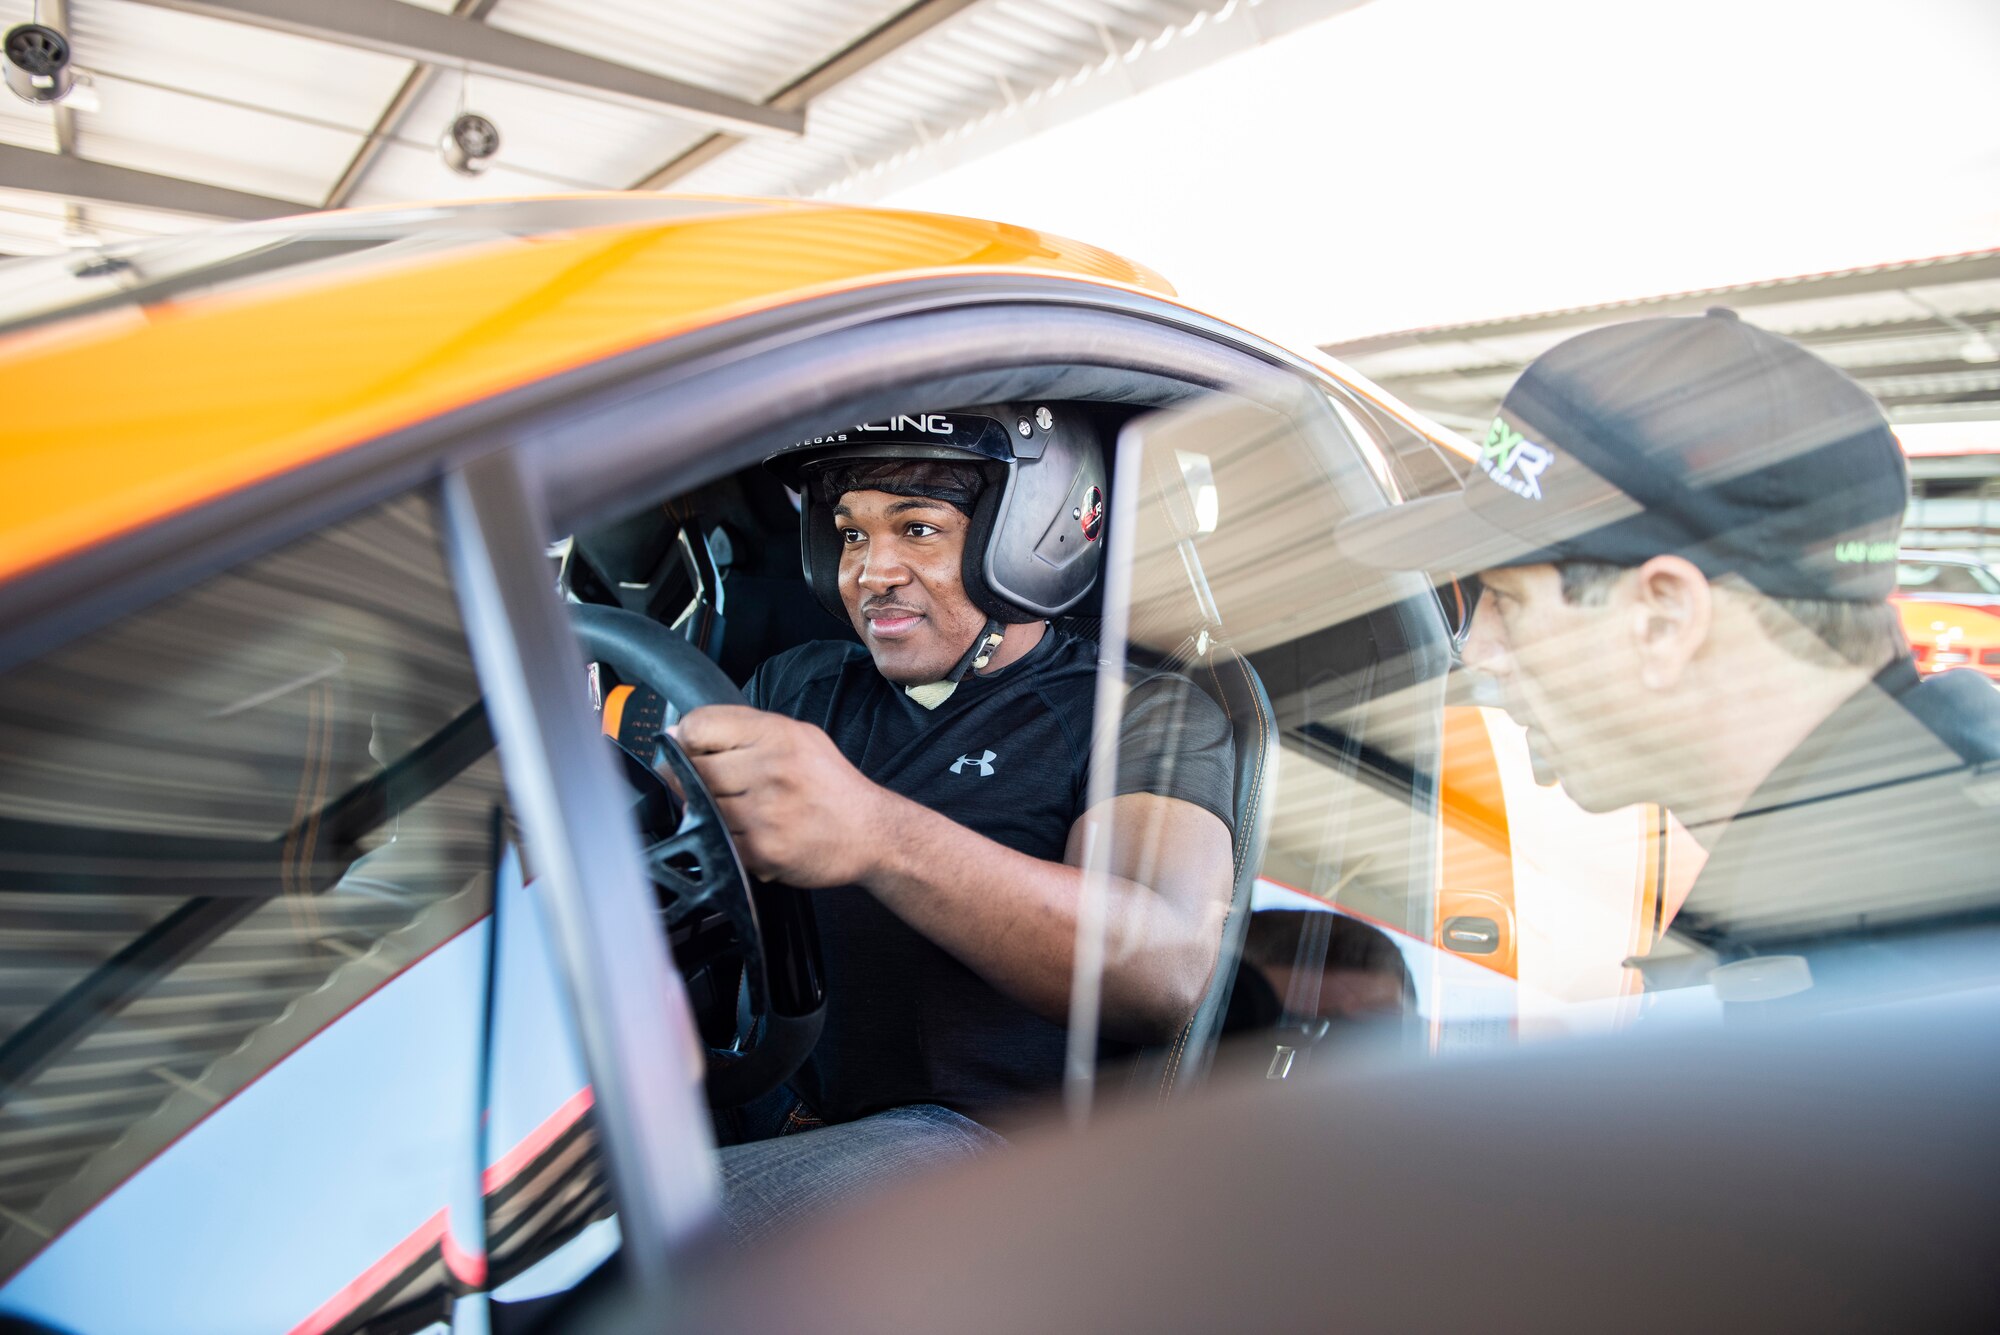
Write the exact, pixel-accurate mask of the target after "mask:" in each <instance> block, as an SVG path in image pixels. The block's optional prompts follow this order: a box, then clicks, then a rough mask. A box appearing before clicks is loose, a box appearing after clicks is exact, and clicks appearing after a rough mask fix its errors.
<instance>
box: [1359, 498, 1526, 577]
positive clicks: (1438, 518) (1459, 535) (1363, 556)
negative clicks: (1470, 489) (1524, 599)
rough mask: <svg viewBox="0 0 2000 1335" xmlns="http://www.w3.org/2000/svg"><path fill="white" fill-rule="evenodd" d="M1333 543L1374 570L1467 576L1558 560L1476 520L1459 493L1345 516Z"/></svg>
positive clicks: (1522, 538) (1522, 539)
mask: <svg viewBox="0 0 2000 1335" xmlns="http://www.w3.org/2000/svg"><path fill="white" fill-rule="evenodd" d="M1333 540H1334V542H1335V544H1336V545H1338V546H1339V548H1340V550H1341V552H1342V553H1343V554H1344V555H1346V556H1347V557H1348V558H1350V559H1351V560H1354V561H1357V562H1359V563H1360V564H1362V565H1365V566H1372V567H1373V568H1375V569H1377V570H1431V571H1439V572H1447V573H1450V574H1454V575H1470V574H1474V573H1476V572H1478V571H1481V570H1490V569H1492V568H1494V567H1496V566H1510V565H1537V564H1540V563H1541V562H1544V561H1554V560H1557V559H1558V553H1556V552H1555V551H1554V550H1553V549H1551V548H1547V547H1535V546H1533V545H1531V543H1530V540H1529V539H1527V538H1524V537H1522V536H1521V535H1520V534H1518V533H1509V532H1508V531H1507V530H1506V529H1503V528H1500V527H1498V526H1496V525H1494V524H1492V523H1489V522H1488V521H1486V520H1485V519H1482V518H1480V516H1479V515H1478V514H1477V513H1475V512H1474V511H1473V510H1472V508H1471V507H1470V506H1468V505H1467V504H1466V503H1465V496H1464V493H1462V492H1451V493H1449V494H1447V495H1443V496H1425V497H1423V498H1422V499H1420V500H1414V501H1407V502H1405V503H1403V504H1401V505H1391V506H1386V507H1384V508H1383V509H1380V510H1370V511H1367V512H1366V513H1363V514H1357V515H1350V516H1349V517H1348V518H1346V519H1343V520H1341V521H1340V522H1339V523H1337V524H1335V525H1334V526H1333Z"/></svg>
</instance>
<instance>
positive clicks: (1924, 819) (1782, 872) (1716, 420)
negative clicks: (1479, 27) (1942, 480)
mask: <svg viewBox="0 0 2000 1335" xmlns="http://www.w3.org/2000/svg"><path fill="white" fill-rule="evenodd" d="M1477 464H1478V471H1477V472H1475V473H1473V474H1472V475H1471V477H1470V478H1469V480H1468V482H1467V484H1466V486H1465V488H1464V490H1463V492H1462V493H1459V494H1454V495H1450V496H1440V497H1432V498H1426V499H1424V500H1420V501H1417V502H1414V503H1412V504H1409V505H1404V506H1397V507H1393V508H1391V509H1390V510H1387V511H1383V512H1378V513H1374V514H1369V515H1364V516H1359V517H1357V518H1355V519H1352V520H1349V521H1348V522H1346V523H1345V524H1343V525H1342V527H1341V529H1340V530H1339V533H1338V537H1339V541H1340V544H1341V546H1342V548H1343V550H1345V551H1347V552H1348V553H1349V554H1351V555H1352V556H1354V557H1355V558H1357V559H1359V560H1361V561H1363V562H1365V563H1367V564H1371V565H1376V566H1381V567H1388V568H1400V569H1420V570H1430V571H1433V572H1438V573H1447V574H1454V575H1469V574H1473V573H1476V574H1477V576H1478V579H1477V584H1476V588H1477V589H1478V590H1479V592H1478V594H1477V602H1476V604H1475V610H1474V614H1473V616H1472V619H1471V623H1470V626H1469V628H1468V629H1467V632H1466V634H1465V637H1464V640H1463V643H1462V647H1461V653H1462V658H1463V661H1464V664H1465V666H1466V667H1468V668H1470V669H1472V670H1473V671H1474V672H1476V673H1480V674H1483V675H1484V676H1486V677H1488V678H1490V679H1491V680H1492V681H1494V682H1495V683H1497V685H1498V686H1499V688H1500V691H1501V694H1502V695H1503V697H1504V700H1505V704H1506V707H1507V709H1508V712H1509V713H1510V714H1512V715H1513V717H1514V718H1515V719H1516V721H1517V722H1520V723H1522V724H1525V725H1526V727H1527V730H1528V741H1529V746H1530V748H1531V750H1532V752H1533V753H1534V754H1535V756H1536V758H1537V760H1538V763H1539V764H1541V765H1545V766H1546V767H1548V768H1549V769H1552V770H1553V772H1554V774H1555V776H1556V777H1557V778H1559V779H1560V780H1561V781H1562V784H1563V786H1564V788H1565V790H1566V791H1567V792H1568V793H1569V795H1570V796H1571V797H1572V798H1573V799H1574V800H1575V801H1576V802H1577V803H1578V804H1579V805H1581V806H1583V807H1584V808H1586V809H1587V810H1592V811H1609V810H1612V809H1615V808H1619V807H1623V806H1626V805H1628V804H1631V803H1635V802H1657V803H1660V804H1661V805H1664V806H1666V807H1667V808H1669V809H1670V810H1672V811H1673V812H1674V813H1675V815H1676V816H1677V817H1679V819H1680V820H1681V821H1682V822H1683V823H1684V824H1686V826H1687V827H1688V829H1689V830H1690V831H1691V832H1692V833H1693V834H1694V836H1695V837H1696V839H1697V840H1699V841H1700V842H1701V843H1702V844H1703V845H1704V846H1705V847H1706V848H1707V850H1708V860H1707V862H1706V864H1705V866H1704V867H1703V869H1702V871H1701V873H1700V875H1699V877H1698V879H1697V881H1696V884H1695V886H1694V888H1693V890H1692V891H1691V893H1690V895H1689V898H1688V900H1687V903H1686V904H1685V906H1683V907H1682V909H1681V910H1680V912H1679V913H1678V915H1677V916H1676V917H1675V919H1674V921H1673V923H1672V924H1671V929H1672V930H1671V934H1670V936H1669V937H1668V939H1666V940H1665V941H1663V942H1661V943H1659V944H1658V945H1657V946H1655V947H1654V949H1653V950H1652V951H1651V954H1650V957H1649V958H1648V959H1647V960H1645V961H1643V962H1642V963H1641V967H1643V968H1644V969H1645V970H1646V976H1647V982H1648V987H1649V989H1652V988H1656V987H1667V986H1673V985H1678V984H1683V983H1699V982H1703V981H1713V982H1714V983H1715V985H1716V991H1717V994H1718V996H1720V997H1721V998H1722V999H1723V1000H1725V1001H1731V1000H1742V1001H1750V1000H1758V1001H1762V1000H1774V999H1776V998H1778V997H1781V996H1792V995H1797V994H1802V993H1807V992H1808V991H1810V992H1811V993H1812V996H1813V999H1815V1000H1821V999H1828V998H1830V997H1831V996H1833V995H1835V994H1837V992H1838V990H1839V986H1838V985H1839V984H1840V983H1842V982H1843V981H1845V980H1846V979H1847V978H1849V977H1850V976H1851V977H1853V978H1855V979H1856V980H1857V981H1858V980H1859V976H1860V974H1861V973H1862V972H1863V971H1864V970H1865V969H1868V968H1873V969H1876V970H1877V971H1878V973H1879V969H1880V967H1882V956H1881V953H1880V950H1879V949H1877V950H1875V951H1874V953H1873V954H1872V955H1870V956H1868V958H1867V959H1866V960H1864V955H1865V954H1866V952H1864V951H1863V950H1861V949H1860V948H1859V947H1860V946H1861V944H1862V943H1863V941H1864V940H1868V939H1872V940H1874V941H1875V943H1876V945H1877V946H1878V947H1879V945H1880V942H1881V941H1882V940H1883V939H1885V938H1887V937H1892V936H1893V937H1895V938H1896V939H1898V940H1902V941H1905V942H1910V941H1916V940H1919V939H1920V938H1921V937H1922V935H1923V933H1924V931H1925V929H1926V926H1927V925H1933V926H1934V925H1936V924H1938V923H1940V922H1942V921H1945V920H1951V919H1954V918H1961V917H1963V916H1964V915H1967V914H1984V913H1990V912H1993V911H1995V909H1996V907H2000V824H1996V822H1994V821H1993V820H1992V818H1991V816H1992V813H1991V812H1990V811H1989V810H1988V809H1987V808H1986V806H1985V804H1984V801H1985V799H1986V797H1987V795H1986V794H1985V793H1984V792H1983V791H1982V790H1981V788H1980V780H1979V777H1978V774H1977V771H1976V766H1977V765H1978V764H1979V763H1980V762H1983V761H1986V760H1988V759H1991V758H1992V757H1993V756H1995V755H1996V754H2000V693H1996V692H1995V691H1994V690H1993V689H1992V687H1991V686H1990V685H1988V684H1987V683H1986V682H1985V680H1984V679H1983V678H1978V677H1976V674H1972V673H1961V674H1948V675H1947V676H1945V677H1942V678H1937V679H1934V680H1933V681H1931V682H1928V683H1921V684H1920V683H1919V681H1918V678H1917V673H1916V670H1915V668H1914V666H1913V665H1912V663H1911V661H1910V657H1909V652H1908V649H1907V646H1906V643H1905V641H1904V638H1903V635H1902V631H1901V627H1900V624H1899V622H1898V618H1897V616H1896V613H1895V610H1894V608H1893V607H1892V606H1891V604H1890V603H1889V602H1888V598H1889V595H1890V593H1891V592H1892V591H1893V589H1894V587H1895V562H1896V552H1897V541H1898V537H1899V534H1900V532H1901V527H1902V515H1903V511H1904V508H1905V506H1906V504H1907V502H1908V495H1909V483H1908V475H1907V471H1906V469H1905V466H1904V462H1903V456H1902V452H1901V450H1900V448H1899V447H1898V445H1897V442H1896V439H1895V437H1894V436H1893V435H1892V434H1891V432H1890V429H1889V424H1888V421H1887V419H1886V418H1885V417H1884V416H1883V414H1882V411H1881V409H1880V408H1879V407H1878V406H1877V405H1876V403H1875V401H1874V400H1873V399H1872V398H1870V397H1869V395H1868V394H1867V393H1866V391H1864V390H1863V389H1861V387H1860V386H1858V385H1856V384H1855V383H1854V382H1853V381H1852V380H1850V379H1849V378H1848V377H1846V376H1845V375H1843V374H1842V373H1841V372H1839V371H1838V370H1836V369H1835V368H1833V367H1831V366H1829V365H1827V364H1826V363H1825V362H1823V361H1821V360H1819V359H1818V358H1816V357H1814V356H1813V355H1812V354H1810V353H1808V352H1807V351H1805V350H1804V349H1803V348H1801V347H1799V346H1798V345H1797V344H1795V343H1792V342H1790V341H1789V340H1786V339H1783V338H1780V337H1778V336H1776V335H1773V334H1770V333H1768V332H1766V331H1764V330H1761V329H1758V328H1755V327H1754V326H1752V325H1750V324H1747V323H1745V322H1744V321H1742V320H1740V319H1739V318H1737V317H1736V316H1735V315H1734V313H1732V312H1730V311H1726V310H1712V311H1710V312H1709V313H1707V314H1706V315H1703V316H1698V317H1692V318H1675V319H1651V320H1638V321H1633V322H1630V323H1627V324H1619V325H1613V326H1609V327H1607V328H1602V329H1597V330H1593V331H1591V332H1589V333H1585V334H1581V335H1578V336H1576V337H1574V338H1571V339H1569V340H1567V341H1566V342H1564V343H1562V344H1560V345H1558V346H1557V347H1555V348H1553V349H1551V350H1550V351H1549V352H1547V353H1545V354H1543V355H1542V356H1541V357H1539V358H1537V359H1536V360H1535V362H1534V363H1533V364H1531V365H1530V366H1529V367H1528V368H1527V370H1525V371H1524V372H1523V373H1522V374H1521V377H1520V378H1519V380H1518V381H1516V383H1515V385H1514V386H1513V388H1512V389H1511V390H1510V391H1509V392H1508V394H1507V397H1506V400H1505V401H1504V402H1503V403H1502V405H1501V408H1500V413H1499V416H1498V417H1497V418H1495V420H1494V422H1493V424H1492V427H1491V429H1490V430H1489V431H1488V432H1487V434H1486V437H1485V439H1484V441H1483V443H1482V445H1481V449H1480V454H1479V457H1478V460H1477ZM1912 958H1914V956H1912ZM1870 961H1872V962H1870ZM1875 981H1877V982H1879V981H1880V979H1879V977H1878V978H1877V979H1876V980H1875ZM1794 1004H1800V1003H1794Z"/></svg>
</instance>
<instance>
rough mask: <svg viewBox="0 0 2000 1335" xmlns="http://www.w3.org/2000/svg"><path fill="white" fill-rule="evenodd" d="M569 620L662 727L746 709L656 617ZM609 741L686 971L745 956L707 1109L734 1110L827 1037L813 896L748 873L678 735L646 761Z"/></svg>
mask: <svg viewBox="0 0 2000 1335" xmlns="http://www.w3.org/2000/svg"><path fill="white" fill-rule="evenodd" d="M569 613H570V624H571V625H572V626H574V627H575V628H576V634H577V638H578V640H580V641H581V642H582V644H583V656H584V658H585V659H586V660H587V661H590V662H595V663H601V664H603V665H604V666H606V667H608V668H610V669H611V670H612V671H613V672H614V673H616V674H617V675H618V679H619V680H620V681H621V682H623V683H625V684H626V685H629V686H635V687H638V686H643V687H646V688H648V689H650V690H652V691H653V692H655V693H656V694H658V695H659V696H660V697H661V698H663V699H664V700H665V701H666V702H667V704H668V713H667V716H666V717H665V718H663V719H662V720H661V724H660V726H661V727H662V728H664V727H665V726H666V725H667V724H668V723H671V722H672V721H673V720H674V719H676V718H678V717H680V715H682V714H684V713H686V712H687V711H689V710H691V709H695V708H697V707H699V706H701V705H720V704H734V705H740V704H743V703H744V700H743V693H742V692H741V691H738V690H737V689H736V686H735V683H733V682H731V681H730V680H729V678H728V677H727V676H725V675H724V674H723V671H722V669H721V668H719V667H717V666H716V665H715V664H714V663H713V662H711V661H710V660H709V658H708V657H707V655H705V654H703V653H702V652H701V651H700V650H699V649H697V648H695V647H694V646H693V645H692V644H689V643H688V642H687V641H686V640H685V639H682V638H681V637H680V636H679V635H677V634H675V633H674V632H673V631H671V630H669V629H668V628H667V627H665V626H663V625H661V624H660V623H659V622H657V621H654V620H653V619H652V618H650V617H646V616H642V615H640V614H639V613H637V612H627V611H624V610H622V609H620V608H615V607H601V606H597V605H594V604H590V603H573V604H571V605H570V609H569ZM612 744H613V745H614V746H617V747H618V754H619V756H620V758H621V759H622V760H623V762H624V765H625V772H626V777H627V778H628V780H630V781H631V782H632V783H633V785H634V787H635V788H637V789H638V790H639V793H640V796H641V803H640V810H641V812H642V815H641V818H640V824H641V834H642V836H643V838H644V839H645V861H646V872H647V874H648V875H649V876H650V877H651V878H652V880H653V884H654V885H655V886H656V887H658V890H659V895H660V908H661V915H662V917H663V918H664V919H665V923H666V927H667V931H668V935H669V938H670V939H674V940H676V941H677V943H678V944H677V945H676V950H675V954H676V956H677V957H680V958H681V963H682V967H683V968H684V969H686V970H688V971H689V972H692V971H693V969H694V968H695V967H698V965H699V964H706V963H708V962H711V961H713V960H715V959H717V958H720V957H721V956H722V955H724V954H735V955H738V956H740V957H741V959H742V961H743V970H744V978H745V980H746V982H747V984H748V991H749V996H750V1016H749V1023H748V1024H747V1026H739V1029H738V1034H737V1039H736V1045H735V1046H733V1047H729V1048H717V1047H713V1046H710V1047H709V1048H708V1081H707V1084H708V1101H709V1104H710V1106H711V1107H716V1108H733V1107H736V1106H738V1105H739V1104H743V1103H747V1102H749V1101H750V1100H751V1099H754V1098H756V1097H757V1096H758V1095H760V1094H764V1093H768V1092H769V1091H771V1090H773V1089H776V1088H777V1087H778V1086H779V1085H781V1084H783V1083H784V1082H785V1080H786V1079H788V1078H789V1077H790V1076H791V1074H792V1073H793V1072H794V1071H796V1070H798V1068H799V1066H800V1064H801V1063H803V1062H804V1061H805V1059H806V1057H807V1056H808V1055H810V1054H811V1052H812V1049H813V1044H814V1043H816V1042H818V1040H819V1031H820V1026H821V1024H822V1023H823V1022H824V1020H825V1018H826V989H825V987H824V985H823V984H822V981H821V978H822V973H821V967H820V957H819V936H818V933H817V932H816V931H815V929H814V925H813V912H812V903H811V900H810V899H809V898H808V896H807V895H806V894H805V893H804V892H803V891H800V890H795V889H793V888H792V887H790V886H785V885H768V884H765V883H764V882H762V881H759V880H757V879H756V878H755V877H752V876H751V875H750V874H749V873H748V872H746V871H744V869H743V861H742V859H741V858H740V857H738V856H737V852H736V844H735V842H734V841H733V840H732V839H731V838H730V837H729V830H728V828H727V827H726V826H724V824H723V822H722V813H721V811H720V810H718V809H717V807H716V805H715V798H714V796H713V795H712V794H711V793H710V792H709V791H708V785H707V784H705V783H703V782H702V779H701V775H700V773H699V772H698V771H696V769H695V767H694V765H693V764H692V762H690V761H689V760H688V757H687V753H686V752H684V751H682V750H681V748H680V745H679V744H678V743H677V742H675V741H674V739H673V738H671V737H668V736H666V735H665V734H664V733H661V734H660V735H659V736H658V737H657V738H656V739H654V740H653V741H652V742H651V753H650V754H647V755H636V754H634V753H633V752H632V751H631V750H629V749H627V748H626V747H624V746H619V745H618V744H617V743H616V742H615V741H614V742H613V743H612ZM670 777H671V782H669V778H670ZM676 788H678V792H676V791H675V790H676ZM718 938H720V939H721V942H722V944H721V945H720V947H718V946H717V945H716V944H715V943H716V941H717V940H718ZM690 956H693V957H694V958H692V959H690V958H689V957H690Z"/></svg>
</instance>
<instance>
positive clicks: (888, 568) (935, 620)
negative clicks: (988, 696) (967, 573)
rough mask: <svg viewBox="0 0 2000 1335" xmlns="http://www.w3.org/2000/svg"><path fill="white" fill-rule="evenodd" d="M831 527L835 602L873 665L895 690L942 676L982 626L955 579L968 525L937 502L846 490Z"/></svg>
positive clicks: (951, 508) (957, 513)
mask: <svg viewBox="0 0 2000 1335" xmlns="http://www.w3.org/2000/svg"><path fill="white" fill-rule="evenodd" d="M833 522H834V524H835V525H836V526H837V527H838V529H839V531H840V601H841V603H842V604H843V605H844V606H845V607H846V608H847V619H848V620H849V621H850V622H852V623H853V625H854V631H855V634H857V635H859V636H860V637H861V642H862V643H863V644H865V645H867V646H868V652H869V653H871V654H873V655H874V656H875V666H876V668H877V669H878V670H879V671H880V672H881V673H882V675H883V676H885V677H887V678H888V679H889V680H890V681H893V682H895V683H896V684H897V685H899V686H914V685H919V684H921V683H924V682H931V681H938V680H940V679H942V678H943V677H944V675H945V674H946V673H947V672H950V671H951V670H952V668H953V667H955V666H956V665H957V663H958V660H959V659H960V658H961V657H963V656H964V654H965V651H966V650H967V649H970V648H971V647H972V641H973V639H974V637H976V636H977V635H978V634H979V632H980V631H981V630H983V629H984V628H985V626H986V615H985V613H983V612H981V611H980V610H979V609H978V608H977V607H974V606H973V604H972V599H971V598H969V597H967V596H966V592H965V584H964V581H963V579H962V578H961V576H960V569H961V565H960V563H961V561H962V560H963V559H964V554H965V531H966V527H967V525H968V524H969V523H970V521H969V520H968V519H967V518H966V516H965V514H964V513H963V512H962V511H960V510H959V509H958V508H957V507H955V506H951V505H947V504H945V503H944V502H943V501H933V500H927V499H925V498H923V497H920V496H893V495H891V494H889V493H888V492H886V491H850V492H847V493H846V494H845V495H843V496H842V497H841V498H840V502H839V504H838V505H836V506H835V507H834V510H833Z"/></svg>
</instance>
